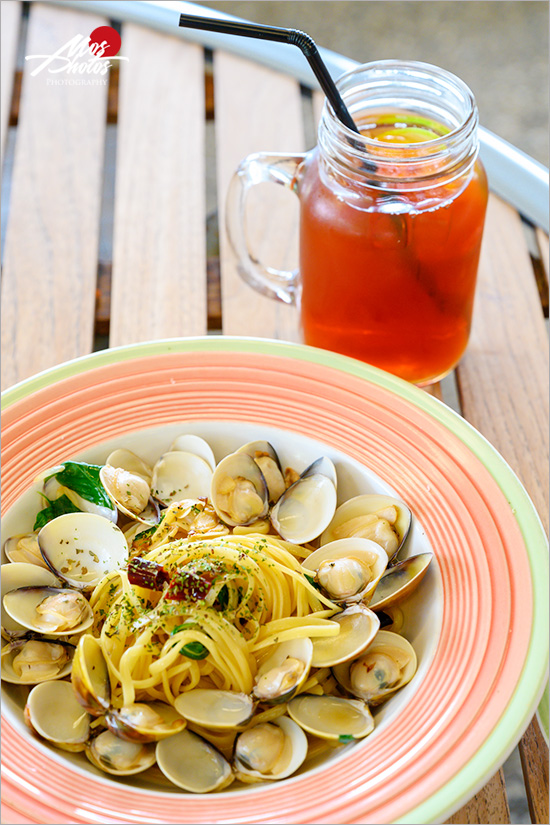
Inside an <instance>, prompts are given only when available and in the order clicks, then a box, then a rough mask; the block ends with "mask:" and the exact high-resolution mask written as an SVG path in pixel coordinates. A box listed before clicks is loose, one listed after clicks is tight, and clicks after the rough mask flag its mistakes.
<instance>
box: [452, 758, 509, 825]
mask: <svg viewBox="0 0 550 825" xmlns="http://www.w3.org/2000/svg"><path fill="white" fill-rule="evenodd" d="M446 822H447V823H450V824H451V825H470V823H476V825H477V823H484V824H485V825H490V823H507V822H510V809H509V807H508V800H507V797H506V786H505V784H504V775H503V773H502V770H499V771H497V773H496V774H495V775H494V776H493V778H492V779H490V780H489V782H487V784H486V785H485V786H484V787H483V788H482V789H481V790H480V791H479V792H478V793H477V794H476V795H475V797H474V798H473V799H472V800H471V801H470V802H468V804H467V805H464V807H462V808H460V809H459V810H458V811H457V812H456V813H455V814H453V816H451V817H450V818H449V819H447V820H446Z"/></svg>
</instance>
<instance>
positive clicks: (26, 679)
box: [2, 639, 75, 685]
mask: <svg viewBox="0 0 550 825" xmlns="http://www.w3.org/2000/svg"><path fill="white" fill-rule="evenodd" d="M29 641H32V642H33V645H34V646H35V647H36V645H37V644H38V645H46V648H45V649H44V659H45V661H47V660H48V655H47V654H48V650H49V649H50V646H51V647H55V648H62V650H63V651H64V652H65V653H66V655H67V656H68V661H66V663H65V664H63V665H62V667H61V668H60V669H58V670H57V672H55V673H49V674H48V673H46V672H44V671H43V672H38V671H34V672H33V670H32V669H31V670H30V671H29V672H22V673H21V674H19V673H17V672H16V671H15V670H14V667H13V660H14V659H15V658H16V656H18V654H19V653H21V651H22V649H23V648H24V646H25V645H27V643H28V642H29ZM74 652H75V647H74V645H70V644H67V643H66V642H61V641H58V640H55V641H54V640H53V639H32V640H29V639H17V640H15V641H13V642H10V644H7V645H5V646H4V648H3V649H2V679H3V681H4V682H9V683H10V684H14V685H38V684H40V683H42V682H50V681H52V680H54V679H63V677H64V676H68V674H69V673H70V672H71V668H72V665H73V656H74Z"/></svg>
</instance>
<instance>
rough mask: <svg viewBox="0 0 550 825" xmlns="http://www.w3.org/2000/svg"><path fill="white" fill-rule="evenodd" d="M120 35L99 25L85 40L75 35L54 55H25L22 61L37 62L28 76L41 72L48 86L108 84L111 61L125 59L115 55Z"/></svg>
mask: <svg viewBox="0 0 550 825" xmlns="http://www.w3.org/2000/svg"><path fill="white" fill-rule="evenodd" d="M121 42H122V41H121V38H120V34H119V33H118V32H117V31H116V29H113V28H112V27H111V26H99V27H98V28H97V29H94V30H93V32H92V33H91V34H89V35H88V36H87V37H86V36H85V35H82V34H76V35H75V36H74V37H72V38H71V39H70V40H69V41H67V43H65V45H63V46H61V47H60V48H59V49H58V50H57V51H56V52H54V54H28V55H26V56H25V60H40V61H41V63H39V64H38V65H37V66H36V67H35V68H34V69H33V70H32V72H31V73H30V74H31V77H36V75H38V74H40V73H41V72H43V71H46V72H47V73H48V75H56V77H55V78H52V77H48V78H47V85H48V86H99V85H105V84H106V83H107V76H108V72H109V69H110V68H111V66H112V65H113V64H112V63H111V60H128V58H127V57H122V56H121V55H119V54H118V52H119V51H120V46H121Z"/></svg>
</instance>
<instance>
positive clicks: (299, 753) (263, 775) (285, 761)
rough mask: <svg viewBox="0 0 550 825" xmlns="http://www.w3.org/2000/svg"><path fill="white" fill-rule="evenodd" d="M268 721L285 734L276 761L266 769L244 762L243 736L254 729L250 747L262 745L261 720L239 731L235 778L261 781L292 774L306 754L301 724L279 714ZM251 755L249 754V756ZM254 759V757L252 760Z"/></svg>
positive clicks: (245, 780)
mask: <svg viewBox="0 0 550 825" xmlns="http://www.w3.org/2000/svg"><path fill="white" fill-rule="evenodd" d="M267 724H268V725H275V726H276V727H277V728H279V729H280V730H282V732H283V734H284V740H283V747H282V751H281V752H280V754H279V755H278V756H277V759H276V761H275V763H274V764H273V765H272V766H271V767H270V768H269V769H268V770H266V771H264V772H262V771H260V770H257V769H254V768H252V767H251V765H250V763H249V762H247V756H248V754H246V747H244V745H245V741H246V739H250V737H251V735H252V736H253V735H254V732H256V734H257V736H256V737H254V739H253V745H252V748H253V749H254V751H256V750H257V749H258V748H260V749H261V747H262V738H261V736H262V730H261V729H264V728H265V727H266V726H265V725H263V724H260V725H256V726H254V727H251V728H249V729H248V730H247V731H245V732H244V733H241V734H240V735H239V736H238V737H237V740H236V742H235V762H234V766H235V771H236V774H237V778H238V779H240V780H241V781H243V782H253V781H256V782H260V781H262V780H268V779H270V780H274V779H284V778H285V777H287V776H291V775H292V774H293V773H295V772H296V771H297V770H298V768H299V767H300V766H301V765H302V764H303V762H304V761H305V758H306V756H307V749H308V743H307V738H306V735H305V733H304V732H303V730H302V728H301V727H300V726H299V725H298V724H296V722H294V721H293V720H292V719H289V718H288V717H287V716H279V718H278V719H274V720H272V721H271V722H269V723H267ZM248 758H250V757H248ZM252 761H253V760H252Z"/></svg>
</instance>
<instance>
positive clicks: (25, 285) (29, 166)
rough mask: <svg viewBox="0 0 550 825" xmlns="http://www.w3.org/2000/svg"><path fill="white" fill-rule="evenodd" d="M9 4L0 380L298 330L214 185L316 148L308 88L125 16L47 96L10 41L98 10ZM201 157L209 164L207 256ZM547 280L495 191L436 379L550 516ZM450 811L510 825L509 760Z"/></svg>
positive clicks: (47, 44)
mask: <svg viewBox="0 0 550 825" xmlns="http://www.w3.org/2000/svg"><path fill="white" fill-rule="evenodd" d="M1 10H2V109H1V126H2V135H1V145H2V152H3V155H6V156H7V161H6V163H5V165H4V175H5V176H6V181H5V189H4V190H3V191H4V192H5V193H8V194H7V195H6V202H7V203H9V212H8V209H6V216H5V217H4V221H3V223H4V225H5V245H4V257H3V280H2V351H3V359H2V386H3V387H8V386H11V385H12V384H14V383H15V382H17V381H20V380H22V379H24V378H27V377H28V376H30V375H32V374H33V373H36V372H38V371H39V370H42V369H45V368H47V367H50V366H53V365H55V364H58V363H60V362H62V361H65V360H67V359H70V358H74V357H76V356H80V355H84V354H86V353H89V352H91V351H92V350H93V349H94V348H95V349H97V348H102V347H104V346H115V345H119V344H128V343H133V342H137V341H145V340H151V339H158V338H169V337H173V336H191V335H203V334H206V333H207V332H218V333H221V334H226V335H227V334H229V335H231V334H234V335H250V336H260V337H269V338H280V339H284V340H298V331H297V330H298V328H297V319H296V312H295V309H294V308H292V307H288V306H285V305H283V304H279V303H275V302H274V301H271V300H269V299H267V298H264V297H262V296H260V295H258V294H257V293H255V292H253V291H252V290H251V289H250V288H249V287H248V286H246V285H245V284H244V283H243V282H242V281H241V279H240V278H239V276H238V274H237V270H236V266H235V262H234V260H233V259H232V257H231V255H230V252H229V249H228V244H227V238H226V235H225V231H224V230H223V227H224V195H225V192H226V191H227V187H228V183H229V180H230V177H231V175H232V173H233V171H234V169H235V168H236V166H237V164H238V162H239V161H240V160H241V159H242V158H243V157H245V156H246V155H247V154H249V153H250V152H253V151H258V150H265V149H270V150H273V151H274V152H280V151H299V150H301V149H303V148H305V147H306V146H307V145H311V144H312V143H313V141H314V132H313V129H312V127H313V123H314V120H315V119H316V118H317V117H318V114H319V111H320V103H321V98H320V96H318V95H317V93H314V94H313V95H311V94H310V95H307V94H305V95H304V94H301V91H300V86H299V84H298V83H297V82H296V81H295V80H294V79H292V78H291V77H289V76H287V75H284V74H280V73H278V72H275V71H273V70H271V69H268V68H264V67H262V66H260V65H259V64H257V63H251V62H249V61H248V60H245V59H242V58H241V57H236V56H234V55H231V54H228V53H224V52H222V51H216V52H215V53H214V54H213V57H212V56H211V55H207V57H208V60H206V61H205V51H204V49H203V48H202V46H200V45H197V44H195V43H189V42H184V41H183V40H182V39H181V37H176V36H174V37H173V36H169V35H166V34H160V33H158V32H155V31H152V30H150V29H148V28H145V27H140V26H138V25H135V24H133V23H123V24H122V42H123V50H122V53H123V54H124V55H125V56H127V57H128V58H129V60H128V62H125V63H123V64H122V65H121V70H120V72H119V71H118V70H117V69H115V70H111V72H110V76H109V78H108V82H107V83H106V84H105V85H103V84H99V85H72V86H71V85H58V86H56V87H55V90H54V92H55V93H53V91H52V89H51V88H49V87H48V86H47V85H46V81H45V79H44V76H42V77H39V76H36V77H31V76H30V71H31V70H32V68H34V67H35V66H36V65H37V64H36V62H34V64H33V66H32V67H31V66H30V65H29V64H28V63H27V64H25V66H24V70H23V71H21V68H19V69H17V66H16V59H17V51H18V48H19V49H20V53H22V54H30V55H37V54H51V53H52V52H55V51H56V50H57V49H58V48H59V46H60V45H61V44H63V43H65V42H67V41H68V40H69V39H70V38H71V37H73V36H74V35H75V33H77V32H81V33H84V34H87V33H89V32H91V31H92V30H93V29H94V28H96V27H97V26H99V25H106V24H108V22H109V21H107V20H105V19H104V18H101V17H99V16H97V15H94V14H89V13H82V12H80V11H75V10H72V9H71V8H59V7H57V6H50V5H43V4H39V3H36V4H33V5H32V7H31V9H30V14H28V10H27V13H26V14H25V16H24V18H22V4H21V3H19V2H17V0H10V2H2V6H1ZM21 44H23V45H21ZM21 65H22V64H21ZM167 66H169V67H170V69H169V72H167V71H166V67H167ZM16 69H17V70H16ZM173 78H176V79H177V82H175V83H174V82H169V81H170V79H173ZM250 101H253V106H251V105H250ZM282 112H284V117H282V116H281V113H282ZM213 120H214V124H215V146H214V141H213V136H212V128H211V122H212V121H213ZM8 125H9V127H10V134H9V140H8ZM115 143H116V152H115V150H114V147H115ZM205 146H206V148H207V153H206V154H205ZM205 158H209V159H208V161H206V159H205ZM206 162H208V163H209V164H213V163H215V166H216V183H217V216H218V224H219V226H220V227H221V230H220V232H219V248H218V238H217V235H216V221H215V216H216V210H215V208H213V209H212V210H211V213H210V216H209V217H208V219H207V214H206V203H205V174H206V172H207V171H208V170H207V169H206ZM210 171H211V170H210ZM209 179H210V180H213V175H211V176H210V178H209ZM274 188H275V187H273V189H274ZM293 206H294V205H293V204H287V203H286V202H285V208H284V210H283V212H284V217H282V218H281V219H280V220H279V219H278V220H277V223H276V225H275V222H269V221H268V220H267V216H268V215H269V210H270V209H272V208H275V207H273V206H272V205H271V204H270V203H267V202H260V203H258V205H257V208H256V220H255V222H254V223H255V227H256V230H257V236H256V237H255V239H254V244H255V248H256V249H257V250H258V253H259V255H260V256H261V257H262V259H263V260H266V261H269V262H270V263H272V264H273V265H275V266H278V265H283V266H284V265H287V264H288V263H289V260H290V259H291V258H292V255H293V254H295V245H296V238H295V234H294V229H293V225H294V223H295V220H294V217H295V216H294V215H293V214H292V208H291V207H293ZM268 224H269V231H267V229H266V231H265V233H264V232H263V230H262V227H267V225H268ZM207 234H208V243H207ZM201 273H202V275H201ZM547 273H548V238H547V237H546V236H545V234H544V233H543V232H542V231H541V230H540V229H538V228H535V227H533V226H532V225H528V224H527V223H526V222H525V221H523V220H522V218H521V217H520V215H519V214H518V213H517V211H516V210H515V209H514V208H513V206H511V205H509V204H507V203H505V202H504V201H503V200H501V199H499V198H498V197H496V196H494V195H491V198H490V203H489V210H488V216H487V224H486V230H485V237H484V243H483V251H482V257H481V265H480V271H479V287H478V293H477V301H476V307H475V318H474V325H473V331H472V336H471V341H470V345H469V347H468V351H467V353H466V355H465V357H464V358H463V360H462V361H461V363H460V365H459V367H458V368H457V369H456V371H455V373H454V375H453V376H451V377H449V378H447V379H445V381H443V382H442V384H441V385H439V386H435V387H433V388H432V389H431V392H433V393H434V394H436V395H438V396H439V397H440V398H442V399H443V401H444V402H446V403H449V404H451V405H453V406H455V407H456V408H458V409H459V410H460V412H461V413H462V415H463V416H464V417H465V418H466V419H467V420H468V421H470V422H471V423H472V424H473V425H474V426H475V427H476V428H477V429H478V430H480V431H481V432H482V433H483V434H484V435H485V436H486V437H487V438H488V439H489V441H491V442H492V443H493V444H494V445H495V446H496V447H497V449H498V450H499V451H500V452H501V453H502V455H503V456H504V457H505V459H506V460H507V461H508V462H509V464H510V465H511V467H512V468H513V469H514V470H515V472H516V473H517V474H518V476H519V477H520V479H521V480H522V482H523V484H524V485H525V487H526V489H527V491H528V493H529V494H530V496H531V498H532V500H533V501H534V503H535V506H536V507H537V509H538V511H539V513H540V515H541V517H542V519H543V520H544V521H545V522H547V496H548V476H547V468H548V449H547V445H548V438H547V436H548V432H547V428H548V411H547V399H548V387H547V383H548V339H547V333H546V329H545V322H544V315H545V313H546V314H547V310H548V298H547V289H548V287H547V283H548V282H547ZM546 526H547V525H546ZM519 747H520V752H521V758H522V763H523V770H524V779H525V787H526V793H527V797H528V800H529V805H530V810H531V816H532V821H533V822H537V823H547V822H548V821H549V819H548V748H547V746H546V744H545V742H544V739H543V737H542V734H541V731H540V728H539V725H538V722H537V720H536V718H535V719H533V722H532V723H531V725H530V726H529V728H528V730H527V731H526V733H525V735H524V737H523V739H522V740H521V743H520V746H519ZM449 822H453V823H465V822H467V823H470V822H479V823H481V822H483V823H504V822H510V814H509V808H508V802H507V795H506V787H505V783H504V778H503V774H502V771H498V773H497V774H496V775H495V776H494V777H493V778H492V780H491V781H490V782H489V783H488V784H487V785H486V787H485V788H483V790H482V791H480V792H479V793H478V794H477V795H476V796H475V797H474V798H473V799H472V800H471V802H470V803H469V804H468V805H466V806H465V807H464V808H462V809H461V810H460V811H458V812H457V813H456V814H455V815H454V816H453V817H451V819H450V820H449Z"/></svg>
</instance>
